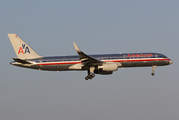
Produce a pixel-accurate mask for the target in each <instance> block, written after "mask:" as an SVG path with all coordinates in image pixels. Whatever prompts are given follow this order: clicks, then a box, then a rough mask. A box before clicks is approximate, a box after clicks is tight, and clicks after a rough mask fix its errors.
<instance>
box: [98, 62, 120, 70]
mask: <svg viewBox="0 0 179 120" xmlns="http://www.w3.org/2000/svg"><path fill="white" fill-rule="evenodd" d="M117 69H118V63H104V64H103V65H102V66H98V70H102V71H116V70H117Z"/></svg>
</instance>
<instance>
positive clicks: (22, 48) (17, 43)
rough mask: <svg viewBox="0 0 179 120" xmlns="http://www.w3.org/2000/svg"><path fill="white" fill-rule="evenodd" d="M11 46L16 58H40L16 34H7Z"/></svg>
mask: <svg viewBox="0 0 179 120" xmlns="http://www.w3.org/2000/svg"><path fill="white" fill-rule="evenodd" d="M8 37H9V39H10V41H11V44H12V46H13V48H14V51H15V53H16V55H17V57H18V58H20V59H34V58H39V57H42V56H40V55H38V54H37V53H36V52H35V51H34V50H33V49H32V48H31V47H30V46H28V45H27V44H26V43H25V42H24V41H23V40H22V39H21V38H20V37H19V36H17V34H15V33H12V34H8Z"/></svg>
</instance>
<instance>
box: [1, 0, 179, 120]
mask: <svg viewBox="0 0 179 120" xmlns="http://www.w3.org/2000/svg"><path fill="white" fill-rule="evenodd" d="M178 5H179V1H178V0H170V1H168V0H145V1H143V0H120V1H119V0H110V1H109V0H85V1H84V0H75V1H73V0H68V1H65V0H64V1H58V0H50V1H47V0H45V1H44V0H30V1H26V0H2V1H1V2H0V15H1V16H0V36H1V44H0V54H1V62H0V119H1V120H119V119H120V120H177V119H179V114H178V113H179V104H178V101H179V87H178V86H179V79H178V73H179V72H178V68H179V63H178V60H179V56H178V50H179V48H178V46H179V6H178ZM7 33H17V34H18V35H19V36H20V37H21V38H22V39H23V40H24V41H25V42H27V43H28V45H30V46H31V47H32V48H33V49H35V51H36V52H37V53H39V54H40V55H43V56H54V55H77V53H76V51H75V49H74V47H73V42H76V43H77V45H78V46H79V48H80V49H81V50H82V51H84V52H85V53H87V54H102V53H105V54H106V53H119V52H122V53H126V52H159V53H163V54H165V55H166V56H168V57H169V58H171V59H172V60H173V62H174V63H173V64H172V65H170V66H164V67H158V68H157V69H156V75H155V76H154V77H152V76H151V75H150V74H151V72H152V68H151V67H147V68H126V69H118V71H117V72H114V74H113V75H109V76H102V75H96V77H95V78H94V79H93V80H91V81H85V80H84V77H85V76H86V74H87V73H86V72H78V71H70V72H58V73H57V72H47V71H37V70H31V69H24V68H18V67H15V66H12V65H10V64H9V63H10V62H11V61H12V58H13V57H16V55H15V52H14V50H13V48H12V45H11V43H10V41H9V39H8V37H7Z"/></svg>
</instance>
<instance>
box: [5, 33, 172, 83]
mask: <svg viewBox="0 0 179 120" xmlns="http://www.w3.org/2000/svg"><path fill="white" fill-rule="evenodd" d="M8 37H9V39H10V41H11V44H12V46H13V48H14V51H15V53H16V55H17V58H13V60H14V61H13V62H10V64H11V65H15V66H18V67H25V68H31V69H36V70H47V71H57V72H58V71H68V70H77V71H81V70H83V71H84V70H86V71H87V76H86V77H85V80H88V79H92V78H94V77H95V74H101V75H110V74H112V73H113V72H114V71H117V70H118V68H126V67H152V73H151V75H152V76H154V75H155V73H154V72H155V68H156V67H157V66H164V65H170V64H172V63H173V62H172V60H171V59H169V58H168V57H167V56H165V55H163V54H160V53H125V54H121V53H119V54H100V55H87V54H85V53H84V52H82V51H81V50H80V49H79V48H78V46H77V45H76V43H75V42H73V44H74V47H75V50H76V52H77V53H78V55H73V56H52V57H51V56H50V57H44V56H40V55H38V54H37V53H36V52H35V51H34V50H33V49H32V48H31V47H30V46H29V45H27V43H25V42H24V41H23V40H22V39H21V38H20V37H19V36H18V35H17V34H15V33H12V34H8Z"/></svg>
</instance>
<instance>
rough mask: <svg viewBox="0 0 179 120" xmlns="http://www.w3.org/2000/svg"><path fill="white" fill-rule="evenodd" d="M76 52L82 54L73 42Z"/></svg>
mask: <svg viewBox="0 0 179 120" xmlns="http://www.w3.org/2000/svg"><path fill="white" fill-rule="evenodd" d="M73 44H74V47H75V50H76V52H81V50H80V49H79V48H78V46H77V45H76V43H75V42H73Z"/></svg>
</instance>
